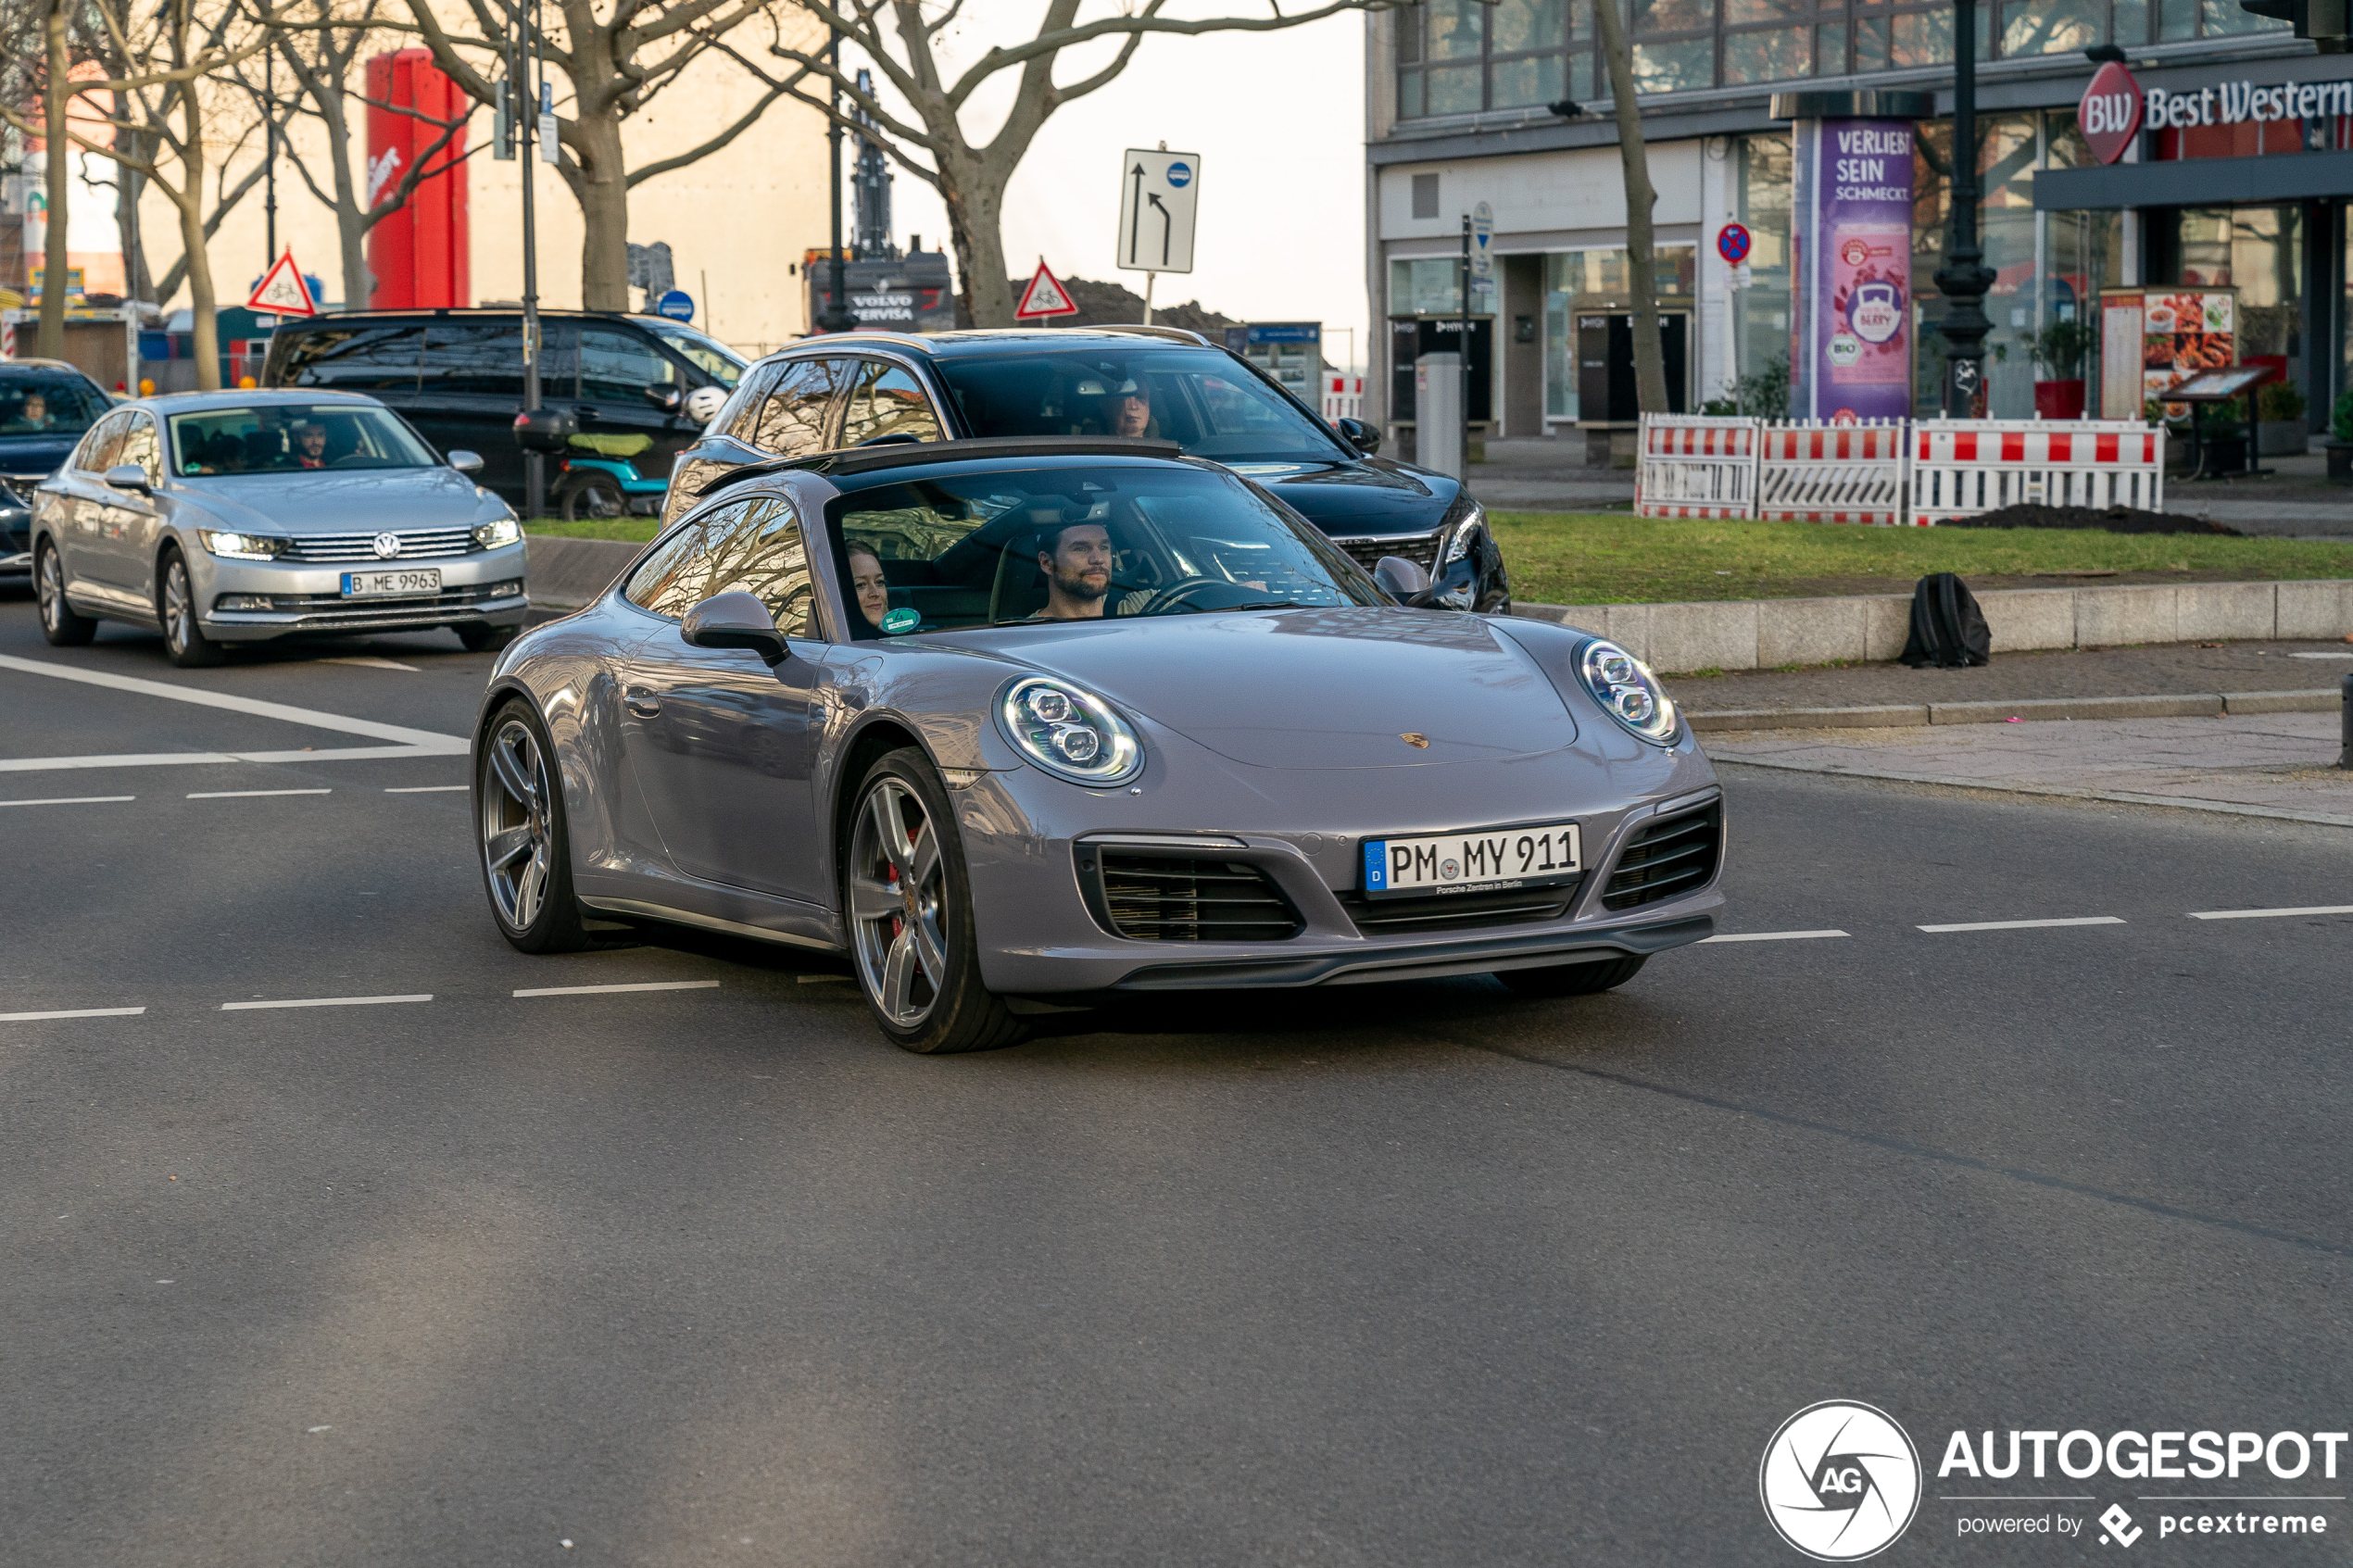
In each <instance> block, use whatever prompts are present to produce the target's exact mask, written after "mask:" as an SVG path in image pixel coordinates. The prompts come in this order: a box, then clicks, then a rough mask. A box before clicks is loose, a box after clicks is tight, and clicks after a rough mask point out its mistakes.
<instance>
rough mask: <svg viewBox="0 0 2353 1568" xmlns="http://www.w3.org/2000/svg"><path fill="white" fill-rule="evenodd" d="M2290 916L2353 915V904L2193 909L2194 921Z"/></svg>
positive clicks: (2275, 918)
mask: <svg viewBox="0 0 2353 1568" xmlns="http://www.w3.org/2000/svg"><path fill="white" fill-rule="evenodd" d="M2289 915H2353V904H2312V905H2309V906H2307V907H2306V908H2304V909H2193V910H2192V911H2190V919H2192V920H2279V919H2282V918H2284V917H2286V916H2289Z"/></svg>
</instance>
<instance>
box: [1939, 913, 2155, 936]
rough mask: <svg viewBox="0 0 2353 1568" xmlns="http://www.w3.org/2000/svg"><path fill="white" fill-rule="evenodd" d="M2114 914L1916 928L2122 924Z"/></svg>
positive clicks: (2000, 928)
mask: <svg viewBox="0 0 2353 1568" xmlns="http://www.w3.org/2000/svg"><path fill="white" fill-rule="evenodd" d="M2123 923H2124V922H2123V921H2121V920H2120V919H2118V918H2117V917H2116V916H2114V915H2078V916H2076V917H2075V918H2073V919H2072V920H1979V921H1968V922H1963V923H1961V924H1959V925H1923V926H1920V927H1919V928H1918V929H1919V930H1921V931H1929V932H1945V931H2041V930H2044V929H2045V928H2046V927H2049V926H2055V925H2122V924H2123Z"/></svg>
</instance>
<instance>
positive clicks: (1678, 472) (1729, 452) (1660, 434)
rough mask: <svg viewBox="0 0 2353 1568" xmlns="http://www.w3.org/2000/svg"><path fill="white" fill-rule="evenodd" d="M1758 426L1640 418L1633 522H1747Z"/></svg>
mask: <svg viewBox="0 0 2353 1568" xmlns="http://www.w3.org/2000/svg"><path fill="white" fill-rule="evenodd" d="M1762 424H1763V421H1762V420H1751V419H1737V418H1722V417H1719V416H1716V415H1710V414H1644V415H1643V416H1642V453H1641V457H1640V460H1639V462H1638V463H1637V465H1636V468H1635V471H1634V515H1635V516H1637V517H1666V518H1675V517H1687V518H1753V517H1755V515H1756V435H1757V431H1758V429H1759V428H1760V426H1761V425H1762Z"/></svg>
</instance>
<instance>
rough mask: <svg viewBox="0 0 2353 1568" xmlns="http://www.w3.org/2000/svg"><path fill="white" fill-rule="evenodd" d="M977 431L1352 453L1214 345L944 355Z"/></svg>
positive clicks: (1200, 451) (1284, 454) (1210, 451)
mask: <svg viewBox="0 0 2353 1568" xmlns="http://www.w3.org/2000/svg"><path fill="white" fill-rule="evenodd" d="M936 367H937V370H938V373H939V379H940V380H942V381H944V382H946V383H948V390H949V393H950V395H952V396H953V397H954V398H955V399H956V407H957V408H958V409H959V410H960V411H962V413H963V416H964V420H965V422H966V423H967V424H968V425H970V426H971V429H972V433H973V434H975V436H980V437H983V438H986V437H989V436H1000V435H1131V436H1145V437H1148V438H1150V439H1151V440H1155V441H1174V442H1175V443H1176V445H1179V446H1182V447H1183V448H1184V449H1185V450H1186V451H1187V452H1189V453H1190V454H1192V455H1193V456H1194V457H1197V458H1215V459H1216V460H1217V461H1219V462H1221V463H1242V462H1261V463H1299V462H1317V463H1329V462H1344V461H1347V460H1348V459H1350V458H1353V456H1354V454H1353V453H1352V452H1349V451H1346V450H1344V449H1343V448H1341V447H1340V445H1339V443H1338V441H1337V439H1336V438H1335V437H1334V436H1333V435H1332V433H1330V432H1329V431H1327V430H1326V429H1325V428H1324V427H1323V426H1322V425H1321V424H1319V423H1318V422H1317V421H1316V420H1314V419H1312V418H1310V417H1309V416H1308V414H1307V412H1306V410H1304V409H1302V408H1300V407H1299V406H1298V405H1297V404H1295V403H1293V402H1291V401H1290V399H1289V398H1287V397H1285V396H1283V395H1281V394H1280V393H1278V392H1277V391H1276V390H1275V389H1274V388H1273V387H1270V386H1268V385H1267V384H1266V383H1265V382H1263V381H1260V380H1259V379H1258V378H1257V377H1256V376H1254V375H1252V373H1251V372H1250V371H1249V370H1247V369H1245V368H1244V367H1242V366H1240V365H1238V364H1236V363H1235V362H1234V361H1233V360H1232V359H1231V358H1227V356H1226V355H1224V354H1221V353H1219V352H1218V351H1217V350H1215V349H1214V348H1187V347H1183V346H1180V345H1168V346H1153V347H1149V348H1138V349H1135V350H1133V351H1128V352H1116V353H1109V354H1106V353H1104V352H1102V350H1101V348H1099V347H1098V348H1060V349H1044V350H1029V351H1023V352H1009V353H1005V354H1001V355H999V354H968V353H957V354H943V355H941V356H940V357H939V358H938V359H937V362H936Z"/></svg>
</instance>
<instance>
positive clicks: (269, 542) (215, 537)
mask: <svg viewBox="0 0 2353 1568" xmlns="http://www.w3.org/2000/svg"><path fill="white" fill-rule="evenodd" d="M196 537H197V538H198V539H200V540H202V541H203V542H204V547H205V548H206V549H208V550H209V551H211V552H212V553H213V554H214V555H216V556H224V557H226V558H229V559H231V560H276V559H277V558H279V557H280V556H283V555H284V554H285V553H286V551H287V550H288V549H289V548H291V547H292V546H293V543H294V542H293V541H292V540H290V539H272V538H271V537H270V536H269V535H268V534H266V533H222V532H220V530H218V529H211V528H199V529H197V530H196Z"/></svg>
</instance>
